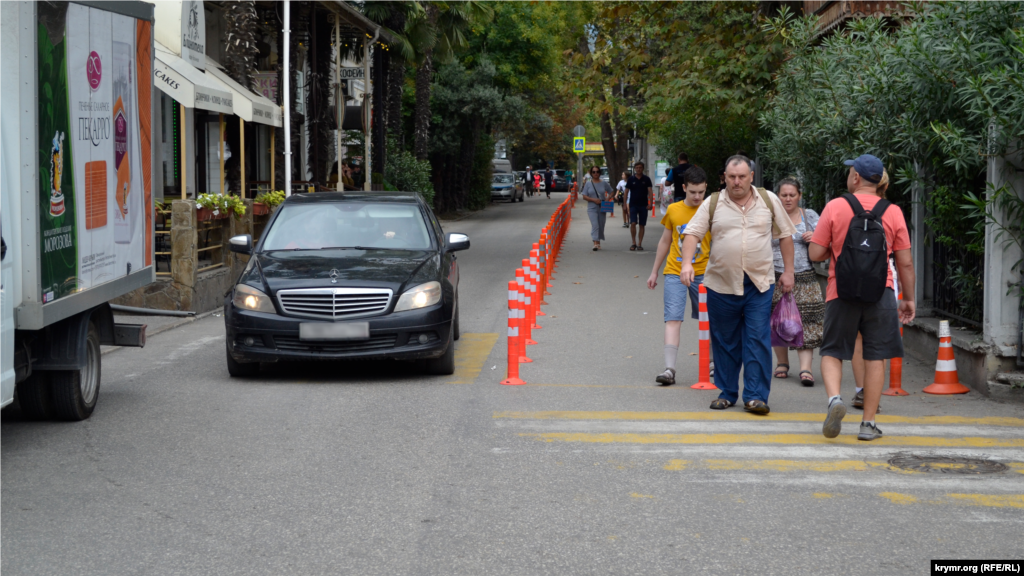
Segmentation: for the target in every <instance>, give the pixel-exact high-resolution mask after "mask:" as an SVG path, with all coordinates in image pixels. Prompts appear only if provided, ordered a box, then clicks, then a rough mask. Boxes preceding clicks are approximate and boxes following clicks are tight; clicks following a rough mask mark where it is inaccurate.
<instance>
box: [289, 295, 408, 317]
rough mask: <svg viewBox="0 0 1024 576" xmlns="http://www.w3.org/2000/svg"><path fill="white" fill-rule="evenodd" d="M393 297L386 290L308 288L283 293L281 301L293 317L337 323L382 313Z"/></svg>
mask: <svg viewBox="0 0 1024 576" xmlns="http://www.w3.org/2000/svg"><path fill="white" fill-rule="evenodd" d="M391 296H392V292H391V290H388V289H385V288H306V289H299V290H279V291H278V292H277V301H278V302H279V303H280V304H281V309H282V310H284V313H285V314H289V315H291V316H305V317H307V318H323V319H329V320H337V319H342V318H358V317H360V316H371V315H373V314H380V313H381V312H384V311H385V310H387V309H388V305H389V304H391Z"/></svg>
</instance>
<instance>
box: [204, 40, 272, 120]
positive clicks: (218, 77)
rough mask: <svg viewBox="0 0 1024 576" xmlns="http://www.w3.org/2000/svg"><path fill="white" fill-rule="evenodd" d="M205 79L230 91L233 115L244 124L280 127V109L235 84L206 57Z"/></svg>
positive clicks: (218, 66)
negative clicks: (254, 123)
mask: <svg viewBox="0 0 1024 576" xmlns="http://www.w3.org/2000/svg"><path fill="white" fill-rule="evenodd" d="M206 77H207V78H208V79H209V80H211V81H213V82H217V83H219V84H220V85H221V87H222V89H225V90H230V91H231V95H232V97H233V99H234V100H233V102H234V113H235V115H236V116H238V117H239V118H241V119H242V120H245V121H246V122H258V123H260V124H266V125H268V126H277V127H281V126H282V125H283V122H282V119H281V107H280V106H278V105H277V104H274V103H273V102H272V101H270V100H269V99H268V98H266V97H264V96H260V95H259V94H256V93H254V92H253V91H251V90H249V89H247V88H245V87H244V86H242V85H241V84H239V83H238V82H235V81H234V80H233V79H232V78H231V77H230V76H228V75H227V73H226V72H224V69H223V68H222V67H221V65H220V64H218V63H217V62H216V61H215V60H213V59H211V58H210V57H209V56H207V57H206Z"/></svg>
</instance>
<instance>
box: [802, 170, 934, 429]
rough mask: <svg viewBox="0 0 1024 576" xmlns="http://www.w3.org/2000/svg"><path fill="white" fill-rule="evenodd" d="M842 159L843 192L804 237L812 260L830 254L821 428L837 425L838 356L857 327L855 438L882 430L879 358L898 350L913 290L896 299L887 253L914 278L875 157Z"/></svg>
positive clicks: (843, 356) (900, 221) (905, 276)
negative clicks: (859, 407)
mask: <svg viewBox="0 0 1024 576" xmlns="http://www.w3.org/2000/svg"><path fill="white" fill-rule="evenodd" d="M845 164H846V165H847V166H850V171H849V173H848V174H847V177H846V189H847V190H848V191H849V192H850V193H849V194H844V195H843V196H842V197H841V198H836V199H834V200H832V201H830V202H829V203H828V204H826V205H825V209H824V210H823V211H822V213H821V219H820V220H819V221H818V227H817V229H816V230H815V231H814V236H813V237H812V238H811V242H812V244H811V246H810V247H809V255H810V258H811V260H813V261H815V262H820V261H822V260H825V259H827V258H832V264H831V265H830V266H829V272H828V289H827V290H826V296H825V323H824V328H823V335H822V344H821V376H822V378H823V379H824V380H825V391H826V394H827V395H828V408H827V414H826V416H825V421H824V423H823V424H822V427H821V432H822V434H823V435H824V436H825V437H826V438H835V437H836V436H838V435H839V433H840V431H841V429H842V423H843V416H845V415H846V405H845V404H844V403H843V399H842V397H841V396H840V385H841V384H842V378H843V360H852V359H853V357H854V348H855V346H856V342H857V334H858V332H859V333H860V334H861V335H862V336H863V357H864V415H863V417H862V420H861V424H860V431H859V433H858V434H857V438H858V439H859V440H874V439H876V438H880V437H881V436H882V431H881V430H880V429H879V428H878V426H876V425H875V413H876V412H877V410H878V400H879V398H880V397H881V394H882V385H883V381H884V380H885V362H884V361H885V360H886V359H889V358H902V357H903V339H902V338H901V337H900V322H903V323H904V324H906V323H908V322H910V321H912V320H913V319H914V314H915V303H914V292H913V291H912V290H910V291H907V292H906V293H904V295H903V298H904V299H903V301H901V302H897V300H896V292H895V289H894V288H895V284H894V283H893V273H892V269H891V268H890V267H889V262H888V260H889V257H890V255H892V256H895V258H896V268H897V269H898V271H899V277H900V280H901V281H902V282H904V283H905V285H907V286H913V285H914V283H915V276H914V262H913V258H912V257H911V254H910V233H909V232H908V230H907V223H906V220H905V219H904V218H903V212H902V211H901V210H900V209H899V207H895V206H892V204H890V202H889V201H888V200H885V199H883V198H880V197H879V196H878V185H879V184H880V183H881V180H882V174H883V171H884V169H883V166H882V161H881V160H879V159H878V158H876V157H875V156H872V155H871V154H863V155H861V156H859V157H857V158H856V159H855V160H847V161H846V162H845Z"/></svg>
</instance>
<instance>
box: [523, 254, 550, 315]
mask: <svg viewBox="0 0 1024 576" xmlns="http://www.w3.org/2000/svg"><path fill="white" fill-rule="evenodd" d="M539 260H540V252H539V250H538V249H537V243H536V242H534V244H533V249H532V250H530V259H529V265H530V268H529V270H527V275H529V276H530V277H531V278H532V279H533V284H532V285H533V294H531V296H533V326H531V328H532V329H533V330H540V326H538V325H537V316H547V314H545V313H544V312H543V311H542V310H541V309H540V304H541V301H542V300H543V299H544V287H543V286H541V284H540V273H539V272H537V266H538V262H539Z"/></svg>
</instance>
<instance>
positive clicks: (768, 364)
mask: <svg viewBox="0 0 1024 576" xmlns="http://www.w3.org/2000/svg"><path fill="white" fill-rule="evenodd" d="M774 291H775V285H774V284H772V285H771V287H769V288H768V290H767V291H765V292H758V290H757V287H756V286H754V283H753V282H751V281H750V278H749V277H748V276H747V275H746V274H744V275H743V296H734V295H732V294H719V293H717V292H715V291H714V290H711V289H710V288H708V321H709V322H710V324H711V350H712V352H713V353H714V356H715V386H717V387H718V389H719V390H721V391H722V393H721V394H719V395H718V397H719V398H724V399H726V400H728V401H729V402H736V399H737V398H738V397H739V379H740V367H741V366H742V367H743V402H744V403H746V402H749V401H751V400H761V401H763V402H765V403H767V402H768V394H769V393H770V392H771V385H772V347H771V326H770V323H769V318H770V317H771V313H772V293H773V292H774Z"/></svg>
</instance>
